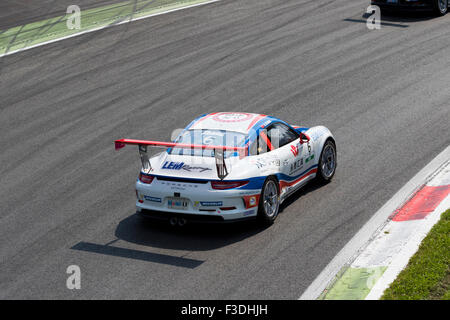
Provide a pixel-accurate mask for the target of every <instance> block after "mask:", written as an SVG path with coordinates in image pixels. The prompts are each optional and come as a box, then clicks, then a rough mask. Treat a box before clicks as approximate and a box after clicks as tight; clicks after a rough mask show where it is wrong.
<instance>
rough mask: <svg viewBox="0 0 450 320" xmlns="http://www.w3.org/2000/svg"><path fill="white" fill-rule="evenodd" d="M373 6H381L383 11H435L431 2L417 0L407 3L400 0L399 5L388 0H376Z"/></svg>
mask: <svg viewBox="0 0 450 320" xmlns="http://www.w3.org/2000/svg"><path fill="white" fill-rule="evenodd" d="M371 4H372V5H376V6H379V7H380V8H381V9H392V10H405V11H429V10H432V9H433V4H432V2H431V1H425V0H417V1H406V0H398V2H397V3H390V2H388V0H374V1H371Z"/></svg>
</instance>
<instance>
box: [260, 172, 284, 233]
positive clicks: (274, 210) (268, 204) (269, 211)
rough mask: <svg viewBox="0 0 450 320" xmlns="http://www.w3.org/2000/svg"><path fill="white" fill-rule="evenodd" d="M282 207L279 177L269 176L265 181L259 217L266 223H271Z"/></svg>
mask: <svg viewBox="0 0 450 320" xmlns="http://www.w3.org/2000/svg"><path fill="white" fill-rule="evenodd" d="M279 209H280V188H279V185H278V181H277V179H275V178H274V177H269V178H267V180H266V181H265V182H264V185H263V188H262V191H261V196H260V198H259V206H258V219H259V220H260V221H261V222H262V223H263V224H265V225H271V224H273V222H274V221H275V219H276V218H277V216H278V212H279Z"/></svg>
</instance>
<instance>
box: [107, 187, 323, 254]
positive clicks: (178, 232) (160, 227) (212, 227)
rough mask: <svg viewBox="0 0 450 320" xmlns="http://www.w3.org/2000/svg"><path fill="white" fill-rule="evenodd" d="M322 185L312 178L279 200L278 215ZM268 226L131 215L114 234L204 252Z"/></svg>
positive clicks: (138, 241)
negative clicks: (180, 223)
mask: <svg viewBox="0 0 450 320" xmlns="http://www.w3.org/2000/svg"><path fill="white" fill-rule="evenodd" d="M323 186H324V184H323V183H320V182H316V181H311V182H310V183H308V184H307V185H306V186H304V187H303V188H301V189H300V190H298V191H297V192H295V193H294V194H292V195H291V196H290V197H289V198H288V199H286V200H285V201H284V202H283V204H282V205H281V206H280V215H281V214H283V211H284V210H286V208H287V207H288V206H289V205H290V204H292V203H294V202H295V201H297V200H299V198H301V197H303V196H305V195H306V194H308V193H310V192H313V191H315V190H317V189H319V188H321V187H323ZM275 223H277V222H275ZM268 228H270V226H267V225H263V224H261V223H260V222H259V221H257V220H248V221H242V222H235V223H225V224H187V225H185V226H184V227H182V228H180V227H172V226H170V225H169V223H168V222H159V221H153V220H147V219H145V218H143V217H141V216H139V215H138V214H133V215H131V216H129V217H127V218H125V219H123V220H122V221H121V222H120V223H119V224H118V226H117V228H116V231H115V236H116V237H117V238H118V239H120V240H124V241H127V242H130V243H135V244H139V245H144V246H149V247H154V248H163V249H171V250H188V251H207V250H214V249H217V248H221V247H225V246H228V245H230V244H232V243H235V242H239V241H242V240H245V239H246V238H250V237H253V236H254V235H256V234H258V233H260V232H263V231H264V230H266V229H268Z"/></svg>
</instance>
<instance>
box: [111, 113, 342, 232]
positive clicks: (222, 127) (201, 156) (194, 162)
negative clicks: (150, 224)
mask: <svg viewBox="0 0 450 320" xmlns="http://www.w3.org/2000/svg"><path fill="white" fill-rule="evenodd" d="M127 144H128V145H137V146H138V149H139V153H140V156H141V162H142V169H141V172H140V174H139V178H138V179H137V182H136V196H137V200H136V207H137V212H138V213H140V214H141V215H143V216H146V217H151V218H157V219H167V220H169V221H170V223H171V224H173V225H176V224H178V225H184V224H185V223H186V222H188V221H196V222H231V221H237V220H243V219H250V218H259V219H261V221H264V222H266V223H269V224H270V223H272V222H273V221H274V220H275V219H276V217H277V215H278V212H279V208H280V204H281V203H282V202H283V201H284V200H286V199H287V197H288V196H289V195H291V194H292V193H293V192H295V191H296V190H298V189H299V188H301V187H302V186H304V185H305V184H306V183H307V182H308V181H311V180H312V179H314V178H317V179H320V180H323V181H329V180H331V179H332V178H333V176H334V174H335V170H336V163H337V161H336V160H337V159H336V142H335V139H334V137H333V135H332V134H331V132H330V131H329V130H328V129H327V128H325V127H323V126H316V127H312V128H304V127H298V126H291V125H289V124H288V123H286V122H284V121H282V120H280V119H277V118H275V117H271V116H267V115H263V114H252V113H244V112H218V113H210V114H205V115H202V116H200V117H198V118H197V119H195V120H194V121H192V122H191V123H190V124H189V125H188V126H187V127H186V128H185V129H184V130H183V131H182V132H181V133H180V134H179V135H178V137H177V138H176V139H175V141H174V142H160V141H146V140H132V139H121V140H116V141H115V147H116V150H118V149H121V148H123V147H125V145H127ZM148 147H162V148H165V150H164V151H163V152H160V153H159V154H156V155H154V156H151V157H150V156H149V153H148V151H149V148H148Z"/></svg>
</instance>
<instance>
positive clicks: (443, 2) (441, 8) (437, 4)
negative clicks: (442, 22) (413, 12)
mask: <svg viewBox="0 0 450 320" xmlns="http://www.w3.org/2000/svg"><path fill="white" fill-rule="evenodd" d="M447 11H448V0H434V12H435V13H436V14H437V15H438V16H444V15H445V14H446V13H447Z"/></svg>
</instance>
